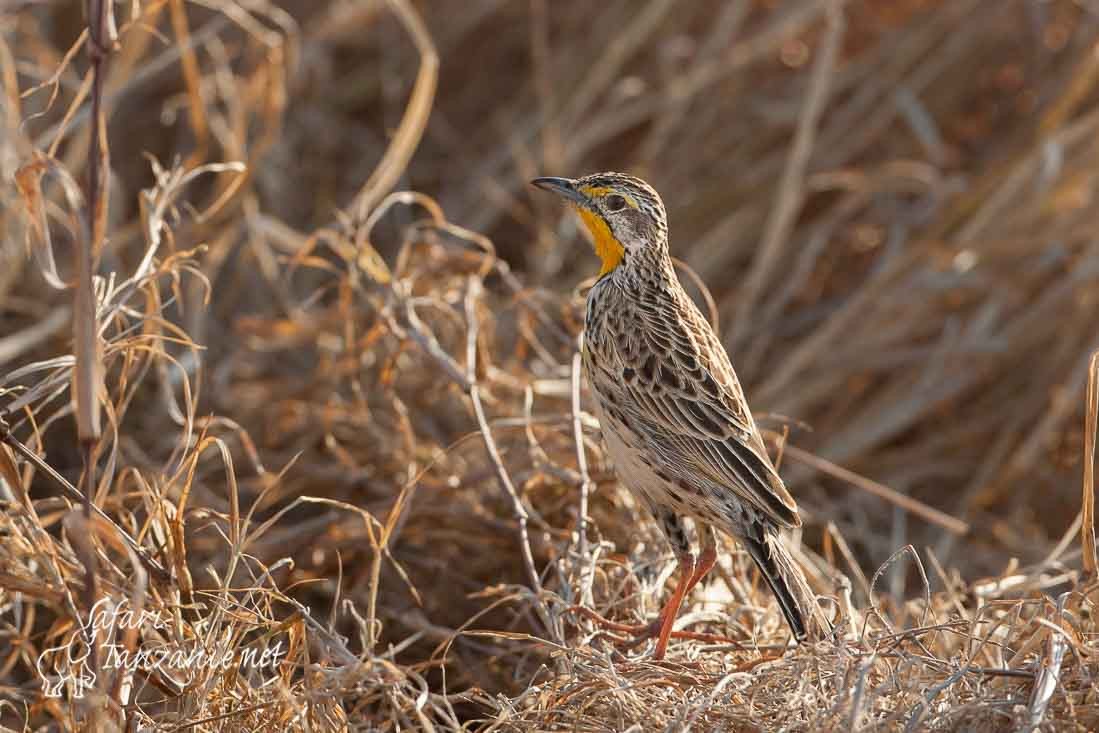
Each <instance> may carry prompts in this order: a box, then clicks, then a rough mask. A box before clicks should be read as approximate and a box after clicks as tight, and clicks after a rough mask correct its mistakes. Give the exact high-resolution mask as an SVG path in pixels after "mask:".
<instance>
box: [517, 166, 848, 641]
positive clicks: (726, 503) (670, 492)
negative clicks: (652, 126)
mask: <svg viewBox="0 0 1099 733" xmlns="http://www.w3.org/2000/svg"><path fill="white" fill-rule="evenodd" d="M531 184H532V185H534V186H536V187H538V188H540V189H544V190H546V191H550V192H553V193H555V194H557V195H558V196H560V197H562V198H564V199H565V201H566V202H568V204H569V205H571V207H572V208H573V209H575V211H576V213H577V214H578V215H579V218H580V220H581V222H582V223H583V225H584V226H585V228H586V229H587V231H588V233H589V234H590V237H591V243H592V246H593V249H594V250H595V254H596V255H597V256H598V258H599V260H600V263H601V267H600V270H599V275H598V277H597V279H596V281H595V283H594V284H593V285H592V287H591V289H590V290H589V291H588V295H587V302H586V308H585V316H584V335H583V338H582V347H581V350H582V354H581V361H582V364H583V372H584V374H585V375H586V378H587V380H588V383H589V385H590V387H591V391H592V392H593V393H594V408H595V409H594V412H595V416H596V418H597V419H598V420H599V424H600V426H601V428H602V432H603V437H604V442H605V443H606V446H607V450H608V453H609V455H610V458H611V460H612V462H613V464H614V468H615V472H616V473H617V475H618V478H619V480H620V481H621V483H623V484H624V485H625V486H626V487H627V488H628V489H629V490H631V491H632V492H633V493H634V494H635V495H636V496H637V497H638V498H639V499H640V500H641V503H642V504H643V505H645V506H646V507H647V508H648V510H649V511H650V512H651V514H652V516H653V517H654V518H655V520H656V521H657V523H658V524H659V526H660V528H661V529H662V530H663V534H664V535H665V536H666V537H667V539H668V542H669V544H670V545H671V548H672V550H673V552H674V553H675V556H676V559H677V561H678V573H679V577H678V580H677V583H676V586H675V590H674V591H673V593H672V595H671V596H670V597H669V599H668V600H667V602H666V603H665V604H664V607H663V609H662V611H661V613H660V615H659V616H658V617H657V619H656V621H654V622H653V623H652V624H650V625H648V626H644V627H638V628H639V629H640V631H639V634H643V635H644V636H646V637H648V638H651V637H656V639H657V641H656V647H655V649H654V652H653V659H654V660H661V659H663V658H664V656H665V653H666V651H667V648H668V642H669V639H670V638H671V636H672V627H673V625H674V623H675V619H676V616H677V615H678V613H679V609H680V605H681V604H682V602H683V600H684V598H685V597H686V596H687V594H689V593H690V591H691V589H692V588H693V587H694V586H695V585H696V584H697V583H698V582H699V581H701V580H702V578H703V577H704V576H705V575H706V574H707V573H708V572H709V571H710V570H711V569H712V568H713V566H714V564H715V563H716V561H717V539H716V535H715V530H719V531H722V532H724V533H725V534H727V535H731V536H732V537H733V538H735V539H736V540H737V541H739V542H740V544H741V545H742V546H743V547H744V548H745V549H746V550H747V552H748V555H749V556H751V558H752V560H753V561H754V562H755V564H756V566H757V567H758V568H759V571H760V573H761V575H762V576H763V579H764V580H765V581H766V582H767V585H768V586H770V589H771V591H772V592H773V594H774V596H775V598H776V599H777V601H778V605H779V608H780V609H781V611H782V614H783V616H784V617H785V619H786V622H787V624H788V625H789V627H790V630H791V632H792V634H793V636H794V638H795V639H796V640H797V642H798V643H801V642H803V641H804V640H806V639H810V640H819V639H821V638H824V637H825V636H826V635H827V634H828V633H829V632H830V630H831V626H830V623H829V621H828V619H827V618H826V617H825V615H824V613H823V612H822V610H821V608H820V606H819V605H818V603H817V599H816V596H815V595H814V594H813V592H812V590H811V589H810V587H809V583H808V582H807V580H806V578H805V576H804V574H803V573H802V571H801V569H800V567H799V566H798V564H797V562H796V561H795V559H794V558H793V556H792V555H791V554H790V552H789V550H788V549H787V548H786V547H785V545H784V544H783V540H782V537H781V531H782V530H785V529H790V528H794V527H798V526H800V525H801V518H800V516H799V514H798V508H797V504H796V503H795V502H794V499H793V497H792V496H791V495H790V493H789V491H787V489H786V487H785V485H784V484H783V481H782V479H781V478H780V477H779V474H778V472H777V471H776V470H775V467H774V464H773V463H772V462H771V459H770V457H769V455H768V453H767V449H766V447H765V445H764V443H763V437H762V435H761V434H760V431H759V428H758V427H757V426H756V423H755V420H754V419H753V417H752V413H751V411H750V409H749V407H748V403H747V401H746V399H745V396H744V391H743V389H742V388H741V385H740V382H739V381H738V379H737V376H736V373H735V372H734V371H733V367H732V364H731V362H730V360H729V356H728V354H727V353H726V351H725V348H724V347H723V346H722V344H721V341H720V340H719V339H718V337H717V335H716V334H715V333H714V331H713V329H712V328H711V327H710V324H709V322H708V321H707V320H706V319H705V318H704V317H703V315H702V314H701V312H699V310H698V307H697V306H696V305H695V304H694V301H693V300H692V299H691V298H690V296H689V295H688V294H687V292H686V291H685V290H684V289H683V286H682V284H681V283H680V282H679V278H678V276H677V275H676V272H675V268H674V265H673V263H672V258H671V254H670V252H669V244H668V218H667V212H666V210H665V207H664V203H663V201H662V200H661V198H660V195H659V194H658V193H657V192H656V190H655V189H653V188H652V186H650V185H649V184H647V183H645V182H644V181H643V180H641V179H640V178H636V177H634V176H631V175H627V174H624V173H614V172H607V173H596V174H592V175H587V176H584V177H582V178H576V179H570V178H558V177H542V178H536V179H534V180H533V181H531ZM686 519H690V520H691V522H692V523H693V524H694V527H695V534H696V535H697V543H695V542H692V540H691V538H690V535H689V533H688V527H687V523H686V522H685V520H686ZM695 544H697V545H698V548H699V551H697V552H696V550H695Z"/></svg>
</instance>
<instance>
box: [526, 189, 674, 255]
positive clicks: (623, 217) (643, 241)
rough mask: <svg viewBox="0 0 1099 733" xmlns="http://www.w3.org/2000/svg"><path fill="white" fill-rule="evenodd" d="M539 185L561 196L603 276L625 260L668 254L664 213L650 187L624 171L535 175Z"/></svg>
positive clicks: (661, 205)
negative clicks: (589, 242)
mask: <svg viewBox="0 0 1099 733" xmlns="http://www.w3.org/2000/svg"><path fill="white" fill-rule="evenodd" d="M531 183H532V184H533V185H535V186H537V187H538V188H542V189H545V190H547V191H552V192H554V193H556V194H558V195H559V196H562V197H564V198H565V199H566V200H567V201H568V202H569V203H570V204H572V206H573V207H574V208H575V209H576V211H577V213H578V214H579V215H580V219H581V221H583V222H584V226H585V227H586V228H587V230H588V233H589V234H591V238H592V246H593V247H594V248H595V253H596V254H597V255H598V256H599V259H600V260H601V261H602V263H603V266H602V268H601V269H600V270H599V276H600V277H602V276H603V275H606V274H608V273H610V272H613V271H615V270H616V269H618V268H619V267H621V266H623V265H626V266H628V265H630V264H632V263H638V262H651V263H654V264H655V263H659V262H661V260H662V258H666V257H667V256H668V218H667V214H666V213H665V211H664V203H663V202H662V201H661V200H660V196H659V195H658V194H657V193H656V191H654V190H653V188H652V186H650V185H649V184H647V183H645V182H644V181H642V180H641V179H640V178H635V177H634V176H628V175H626V174H625V173H595V174H593V175H590V176H584V177H583V178H576V179H572V178H535V179H534V180H533V181H531Z"/></svg>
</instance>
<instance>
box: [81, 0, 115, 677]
mask: <svg viewBox="0 0 1099 733" xmlns="http://www.w3.org/2000/svg"><path fill="white" fill-rule="evenodd" d="M85 11H86V13H87V19H88V34H89V36H88V44H87V50H88V60H89V62H90V64H91V67H92V98H91V104H92V127H91V132H90V134H91V149H90V151H89V154H88V172H87V175H88V181H87V194H86V196H85V202H86V206H87V210H86V212H85V218H86V227H85V234H86V236H85V238H84V242H83V246H78V247H77V248H76V252H77V254H76V257H77V283H76V302H75V304H74V309H73V331H74V333H73V337H74V345H73V347H74V353H75V356H76V366H75V368H74V373H73V381H74V382H75V384H74V389H73V394H74V397H75V399H76V425H77V435H78V437H79V439H80V448H81V453H82V455H83V459H84V473H83V477H82V482H83V487H82V488H83V493H84V521H83V522H82V523H81V527H82V531H83V532H86V533H87V536H84V537H81V538H79V539H80V541H79V542H77V548H78V549H79V550H80V552H79V554H80V557H81V561H82V562H83V564H84V570H85V574H86V575H85V577H86V580H85V584H84V592H85V603H86V605H87V608H88V609H89V613H90V611H91V609H92V608H94V607H95V602H96V598H97V596H98V592H97V589H96V572H95V565H96V562H95V545H94V543H93V542H92V538H91V536H90V535H91V533H92V532H94V529H93V527H94V525H93V523H92V501H93V497H92V494H93V492H94V491H95V454H96V448H97V446H98V444H99V436H100V430H101V426H100V416H99V401H98V399H99V393H100V391H101V388H102V385H103V364H102V351H101V349H100V344H99V335H98V333H97V328H96V316H95V311H96V308H95V290H94V286H93V283H92V275H93V273H94V272H95V269H96V262H97V260H98V259H99V252H100V250H101V248H102V246H103V241H104V239H105V237H106V228H107V185H106V183H107V176H108V173H109V169H110V164H109V161H108V152H107V142H106V130H105V125H104V122H103V77H104V75H105V73H106V60H107V53H108V46H107V44H109V43H110V39H109V37H108V36H109V31H108V29H109V28H113V23H111V22H109V16H110V13H111V4H110V3H109V2H108V1H107V0H87V4H86V5H85ZM88 643H89V648H90V651H91V656H90V659H89V661H90V663H91V667H92V671H93V673H98V671H99V659H98V657H99V654H98V646H99V645H98V644H97V643H96V642H95V639H94V638H93V639H89V640H88Z"/></svg>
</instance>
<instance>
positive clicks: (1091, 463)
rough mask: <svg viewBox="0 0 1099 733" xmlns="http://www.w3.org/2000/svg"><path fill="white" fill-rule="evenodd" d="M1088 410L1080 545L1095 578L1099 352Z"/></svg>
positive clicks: (1091, 376)
mask: <svg viewBox="0 0 1099 733" xmlns="http://www.w3.org/2000/svg"><path fill="white" fill-rule="evenodd" d="M1087 395H1088V396H1087V408H1086V411H1085V412H1086V414H1085V416H1084V490H1083V497H1082V500H1083V507H1082V508H1081V517H1082V521H1081V522H1080V545H1081V547H1082V548H1083V555H1084V557H1083V561H1084V577H1085V578H1086V579H1087V580H1091V579H1092V578H1094V577H1095V570H1096V557H1095V429H1096V420H1099V351H1096V352H1095V353H1093V354H1092V355H1091V362H1090V363H1089V366H1088V393H1087Z"/></svg>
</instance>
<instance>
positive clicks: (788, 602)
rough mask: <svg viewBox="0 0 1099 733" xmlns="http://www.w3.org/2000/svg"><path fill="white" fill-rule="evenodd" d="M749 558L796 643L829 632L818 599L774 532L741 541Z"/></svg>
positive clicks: (764, 532) (770, 531)
mask: <svg viewBox="0 0 1099 733" xmlns="http://www.w3.org/2000/svg"><path fill="white" fill-rule="evenodd" d="M744 545H745V547H746V548H747V550H748V554H749V555H751V556H752V559H753V560H755V562H756V565H757V566H758V567H759V571H760V573H762V574H763V578H764V580H766V581H767V585H769V586H771V592H772V593H774V594H775V599H776V600H778V605H779V608H781V609H782V615H784V616H785V617H786V623H788V624H789V625H790V630H791V631H792V632H793V633H794V637H795V638H796V639H797V640H798V643H801V642H802V641H805V640H806V639H808V640H809V641H817V640H819V639H822V638H824V637H825V636H827V635H828V634H829V633H831V631H832V624H831V623H829V622H828V619H827V617H825V615H824V612H823V611H822V610H821V608H820V605H819V604H818V603H817V597H816V595H815V594H814V593H813V591H812V589H810V588H809V581H807V580H806V579H805V574H804V573H802V572H801V568H800V567H798V564H797V561H796V560H794V557H793V556H792V555H791V554H790V551H789V550H787V549H786V547H785V545H783V543H782V539H781V538H780V537H779V536H778V533H776V532H775V531H773V530H764V531H762V532H760V533H759V535H758V539H757V538H752V537H748V538H745V539H744Z"/></svg>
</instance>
